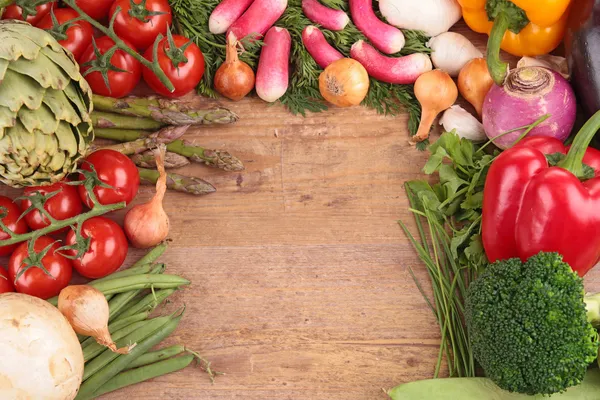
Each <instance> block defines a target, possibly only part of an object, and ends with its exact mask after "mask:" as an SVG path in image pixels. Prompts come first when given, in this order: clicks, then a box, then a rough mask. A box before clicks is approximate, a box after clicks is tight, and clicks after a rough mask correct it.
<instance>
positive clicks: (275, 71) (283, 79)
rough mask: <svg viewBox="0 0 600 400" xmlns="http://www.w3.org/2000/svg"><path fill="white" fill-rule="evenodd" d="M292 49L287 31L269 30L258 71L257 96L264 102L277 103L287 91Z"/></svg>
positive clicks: (281, 29) (283, 29) (279, 29)
mask: <svg viewBox="0 0 600 400" xmlns="http://www.w3.org/2000/svg"><path fill="white" fill-rule="evenodd" d="M291 47H292V37H291V36H290V33H289V32H288V31H287V29H285V28H279V27H273V28H271V29H269V31H268V32H267V34H266V36H265V39H264V44H263V47H262V50H261V52H260V59H259V61H258V69H257V70H256V86H255V89H256V94H258V97H260V98H261V99H263V100H264V101H267V102H269V103H272V102H274V101H277V100H278V99H279V98H280V97H281V96H283V95H284V94H285V92H286V91H287V89H288V84H289V68H290V66H289V63H290V49H291Z"/></svg>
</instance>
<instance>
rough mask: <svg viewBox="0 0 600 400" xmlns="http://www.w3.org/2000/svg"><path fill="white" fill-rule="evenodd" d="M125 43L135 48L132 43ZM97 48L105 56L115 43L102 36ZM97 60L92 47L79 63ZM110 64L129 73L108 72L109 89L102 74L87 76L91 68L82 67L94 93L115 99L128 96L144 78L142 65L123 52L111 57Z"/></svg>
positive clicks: (97, 40) (120, 51)
mask: <svg viewBox="0 0 600 400" xmlns="http://www.w3.org/2000/svg"><path fill="white" fill-rule="evenodd" d="M125 43H126V44H127V45H128V46H130V47H132V48H133V45H131V44H130V43H127V42H125ZM96 46H98V50H99V51H100V54H104V53H106V52H107V51H108V50H110V48H111V47H113V46H114V42H113V41H112V39H111V38H109V37H108V36H102V37H100V38H98V39H96ZM95 59H96V54H95V53H94V47H93V46H92V45H90V46H88V48H87V50H85V52H84V53H83V54H82V55H81V59H80V60H79V63H80V64H81V65H83V64H84V63H86V62H88V61H91V60H95ZM110 63H111V64H112V65H114V66H115V67H117V68H120V69H123V70H125V71H127V72H117V71H108V82H109V86H108V87H107V86H106V83H105V82H104V79H103V78H102V74H101V73H100V72H91V73H89V74H87V75H85V72H86V71H87V70H88V69H90V67H89V66H86V67H81V72H82V73H83V74H84V76H85V80H86V81H87V82H88V83H89V84H90V87H91V88H92V91H93V92H94V93H96V94H99V95H101V96H109V97H115V98H119V97H123V96H127V95H128V94H129V93H131V91H132V90H133V89H134V88H135V87H136V86H137V84H138V82H139V81H140V79H141V77H142V64H141V63H140V62H139V61H138V60H136V59H135V58H133V57H132V56H131V55H129V54H127V53H125V52H124V51H123V50H117V51H116V52H115V54H113V56H112V57H111V59H110Z"/></svg>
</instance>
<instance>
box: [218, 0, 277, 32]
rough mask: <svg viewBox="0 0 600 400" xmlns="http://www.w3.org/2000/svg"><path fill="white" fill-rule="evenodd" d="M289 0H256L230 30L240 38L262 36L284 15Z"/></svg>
mask: <svg viewBox="0 0 600 400" xmlns="http://www.w3.org/2000/svg"><path fill="white" fill-rule="evenodd" d="M286 7H287V0H255V1H254V2H253V3H252V4H251V5H250V7H249V8H248V9H247V10H246V12H245V13H244V14H242V16H241V17H240V18H238V19H237V21H235V22H234V23H233V24H232V25H231V26H230V27H229V30H228V35H229V32H233V34H234V35H235V37H236V38H237V39H239V40H242V39H244V38H245V37H246V36H248V35H254V37H262V36H263V35H264V34H265V32H267V31H268V30H269V28H270V27H272V26H273V24H274V23H275V21H277V20H278V19H279V17H281V15H283V12H284V11H285V8H286ZM257 35H258V36H257Z"/></svg>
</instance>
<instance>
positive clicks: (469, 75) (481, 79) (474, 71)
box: [458, 58, 494, 117]
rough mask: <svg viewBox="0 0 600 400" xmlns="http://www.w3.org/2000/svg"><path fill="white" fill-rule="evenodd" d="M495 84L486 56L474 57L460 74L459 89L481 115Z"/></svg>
mask: <svg viewBox="0 0 600 400" xmlns="http://www.w3.org/2000/svg"><path fill="white" fill-rule="evenodd" d="M493 84H494V81H493V80H492V77H491V76H490V72H489V71H488V67H487V62H486V61H485V58H474V59H473V60H471V61H469V62H468V63H467V64H466V65H465V66H464V67H463V68H462V69H461V70H460V73H459V74H458V91H459V92H460V94H461V95H462V97H464V98H465V100H467V101H468V102H469V103H471V105H472V106H473V107H474V108H475V111H477V114H478V115H479V116H480V117H481V110H482V108H483V101H484V100H485V96H486V95H487V94H488V92H489V91H490V88H491V87H492V85H493Z"/></svg>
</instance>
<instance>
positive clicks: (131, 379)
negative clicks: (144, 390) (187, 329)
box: [94, 354, 194, 397]
mask: <svg viewBox="0 0 600 400" xmlns="http://www.w3.org/2000/svg"><path fill="white" fill-rule="evenodd" d="M142 357H143V356H142ZM192 361H194V356H193V355H192V354H189V355H185V356H181V357H175V358H170V359H168V360H163V361H159V362H157V363H154V364H150V365H146V366H143V367H141V368H137V369H130V370H128V371H125V372H121V373H120V374H118V375H116V376H115V377H113V378H111V379H110V380H109V381H107V382H106V383H105V384H104V385H102V386H100V388H99V389H98V390H96V391H95V392H94V397H95V396H101V395H103V394H106V393H109V392H114V391H115V390H119V389H122V388H124V387H126V386H130V385H135V384H137V383H141V382H145V381H147V380H150V379H152V378H156V377H158V376H162V375H167V374H170V373H173V372H177V371H179V370H182V369H184V368H185V367H187V366H188V365H190V364H191V363H192Z"/></svg>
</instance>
